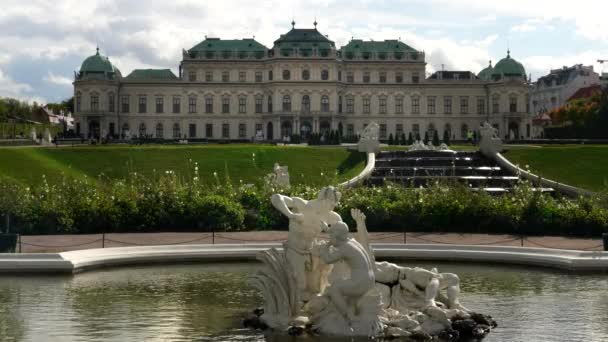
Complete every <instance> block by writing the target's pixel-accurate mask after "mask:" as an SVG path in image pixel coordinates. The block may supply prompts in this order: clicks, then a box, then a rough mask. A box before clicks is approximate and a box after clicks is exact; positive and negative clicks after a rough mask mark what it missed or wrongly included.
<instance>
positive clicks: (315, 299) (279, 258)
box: [251, 187, 495, 340]
mask: <svg viewBox="0 0 608 342" xmlns="http://www.w3.org/2000/svg"><path fill="white" fill-rule="evenodd" d="M340 197H341V194H340V192H339V191H338V190H337V189H336V188H333V187H325V188H323V189H321V191H320V192H319V195H318V197H317V198H316V199H313V200H304V199H302V198H299V197H289V196H285V195H280V194H275V195H273V196H272V198H271V201H272V204H273V205H274V206H275V207H276V208H277V210H279V211H280V212H281V213H282V214H283V215H285V216H287V217H288V218H289V233H288V239H287V241H286V242H285V243H284V245H283V249H282V250H279V249H275V248H273V249H270V250H266V251H262V252H260V253H259V254H258V260H260V261H262V262H263V263H264V264H265V266H266V267H265V268H263V269H262V270H260V271H258V272H257V273H256V274H255V275H254V276H253V277H252V278H251V284H252V285H253V286H255V287H256V288H258V289H259V290H260V291H261V292H262V295H263V297H264V300H265V303H264V307H263V310H260V311H259V312H258V313H259V315H258V317H259V320H260V321H261V322H262V323H263V325H264V326H267V327H269V328H270V329H273V330H275V331H288V332H290V333H291V334H295V335H297V334H313V335H317V334H318V335H326V336H358V337H371V338H375V337H412V338H417V339H419V340H424V339H432V338H434V337H439V336H443V337H442V338H445V337H446V336H447V337H449V338H451V339H452V340H457V337H458V336H459V334H461V335H462V336H469V335H470V336H473V337H475V338H478V339H479V338H483V337H484V336H485V335H487V334H488V333H489V332H490V330H491V328H492V327H495V322H494V321H493V320H492V319H491V317H490V316H484V315H481V314H477V313H474V312H471V311H470V310H468V309H467V308H465V307H464V306H463V305H462V304H461V303H460V279H459V278H458V276H457V275H456V274H453V273H440V272H439V271H438V270H437V269H431V270H427V269H423V268H419V267H405V266H401V265H397V264H393V263H389V262H378V261H376V258H375V255H374V251H373V247H372V246H371V244H370V239H369V235H368V232H367V226H366V223H365V220H366V217H365V214H364V213H363V212H362V211H360V210H358V209H351V211H350V214H351V217H352V218H353V220H354V221H355V223H356V231H355V232H353V233H352V234H351V233H350V232H349V227H348V225H347V224H346V223H345V222H343V221H342V218H341V217H340V215H339V214H338V213H336V212H335V211H334V208H335V207H336V206H337V205H338V202H339V200H340ZM324 235H328V237H329V239H328V240H327V239H325V238H324ZM442 291H443V292H442ZM460 321H463V322H464V323H466V324H463V322H460ZM458 329H468V330H466V331H465V330H458ZM467 334H468V335H467ZM454 336H456V339H454Z"/></svg>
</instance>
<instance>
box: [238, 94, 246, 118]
mask: <svg viewBox="0 0 608 342" xmlns="http://www.w3.org/2000/svg"><path fill="white" fill-rule="evenodd" d="M239 113H241V114H245V113H247V97H245V96H239Z"/></svg>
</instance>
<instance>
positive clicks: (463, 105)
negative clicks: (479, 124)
mask: <svg viewBox="0 0 608 342" xmlns="http://www.w3.org/2000/svg"><path fill="white" fill-rule="evenodd" d="M460 114H469V98H468V97H466V96H461V97H460Z"/></svg>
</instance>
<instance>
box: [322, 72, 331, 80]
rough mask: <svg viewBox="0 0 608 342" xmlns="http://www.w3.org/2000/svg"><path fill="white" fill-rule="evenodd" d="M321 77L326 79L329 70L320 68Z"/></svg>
mask: <svg viewBox="0 0 608 342" xmlns="http://www.w3.org/2000/svg"><path fill="white" fill-rule="evenodd" d="M321 79H322V80H323V81H327V80H328V79H329V71H328V70H321Z"/></svg>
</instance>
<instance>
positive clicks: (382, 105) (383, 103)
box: [380, 97, 386, 114]
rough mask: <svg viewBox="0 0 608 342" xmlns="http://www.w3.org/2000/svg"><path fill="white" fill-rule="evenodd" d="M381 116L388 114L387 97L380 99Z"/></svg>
mask: <svg viewBox="0 0 608 342" xmlns="http://www.w3.org/2000/svg"><path fill="white" fill-rule="evenodd" d="M380 114H386V97H381V98H380Z"/></svg>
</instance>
